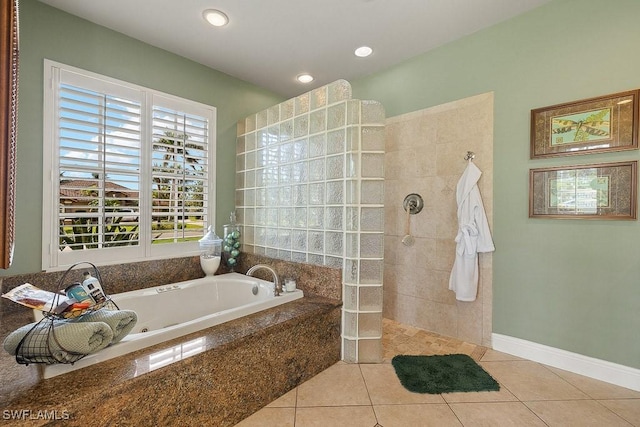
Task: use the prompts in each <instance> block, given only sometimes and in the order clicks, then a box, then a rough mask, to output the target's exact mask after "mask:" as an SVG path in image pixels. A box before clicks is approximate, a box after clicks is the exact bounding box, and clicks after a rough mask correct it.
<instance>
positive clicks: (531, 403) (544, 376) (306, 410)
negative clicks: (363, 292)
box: [236, 319, 640, 427]
mask: <svg viewBox="0 0 640 427" xmlns="http://www.w3.org/2000/svg"><path fill="white" fill-rule="evenodd" d="M383 332H384V336H383V346H384V362H383V363H380V364H347V363H344V362H339V363H337V364H335V365H333V366H331V367H330V368H329V369H327V370H325V371H323V372H321V373H320V374H318V375H316V376H315V377H313V378H311V379H310V380H308V381H307V382H305V383H303V384H301V385H300V386H298V387H297V388H295V389H293V390H291V391H290V392H289V393H287V394H285V395H284V396H282V397H281V398H279V399H277V400H276V401H274V402H272V403H271V404H269V405H268V406H266V407H264V408H263V409H261V410H260V411H258V412H256V413H255V414H253V415H251V416H250V417H248V418H246V419H245V420H243V421H242V422H240V423H239V424H236V427H316V426H318V427H320V426H322V427H334V426H335V427H345V426H348V427H423V426H424V427H429V426H437V427H446V426H464V427H468V426H499V427H502V426H518V427H520V426H562V427H565V426H576V427H578V426H579V427H585V426H594V427H595V426H597V427H603V426H607V427H609V426H627V427H628V426H636V427H640V392H637V391H633V390H629V389H626V388H623V387H618V386H615V385H612V384H609V383H605V382H602V381H598V380H594V379H591V378H587V377H583V376H580V375H577V374H573V373H570V372H567V371H563V370H560V369H556V368H552V367H549V366H545V365H542V364H540V363H537V362H532V361H529V360H526V359H521V358H517V357H514V356H511V355H508V354H504V353H500V352H497V351H493V350H491V349H487V348H485V347H481V346H477V345H474V344H469V343H465V342H462V341H459V340H456V339H453V338H448V337H443V336H440V335H437V334H434V333H431V332H427V331H423V330H420V329H418V328H413V327H410V326H406V325H401V324H399V323H396V322H393V321H389V320H387V319H385V320H384V323H383ZM449 353H464V354H468V355H470V356H471V357H472V358H474V359H475V360H476V361H478V363H479V364H480V365H481V366H482V367H483V368H484V369H485V370H486V371H487V372H489V373H490V374H491V376H493V378H495V379H496V380H497V381H498V382H499V383H500V391H497V392H495V391H494V392H474V393H445V394H435V395H434V394H419V393H411V392H409V391H407V390H406V389H404V387H402V385H401V384H400V381H398V379H397V377H396V375H395V371H394V369H393V366H392V365H391V363H390V361H391V358H392V357H393V356H395V355H396V354H425V355H430V354H449Z"/></svg>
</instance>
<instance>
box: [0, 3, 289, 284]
mask: <svg viewBox="0 0 640 427" xmlns="http://www.w3.org/2000/svg"><path fill="white" fill-rule="evenodd" d="M45 58H47V59H51V60H54V61H58V62H62V63H64V64H68V65H72V66H75V67H79V68H83V69H86V70H89V71H93V72H96V73H100V74H103V75H106V76H109V77H113V78H116V79H120V80H124V81H128V82H131V83H136V84H139V85H141V86H145V87H149V88H152V89H156V90H159V91H162V92H165V93H169V94H172V95H176V96H181V97H184V98H188V99H192V100H195V101H198V102H202V103H204V104H209V105H213V106H214V107H216V108H217V164H216V168H217V170H216V178H217V190H218V191H217V197H216V213H217V215H216V229H217V230H218V231H219V232H222V224H223V223H225V222H228V218H229V212H230V211H231V210H233V208H234V204H235V201H234V191H233V188H234V186H235V136H236V122H237V121H238V120H239V119H242V118H244V117H246V116H247V115H249V114H251V113H253V112H256V111H260V110H262V109H264V108H267V107H269V106H271V105H273V104H276V103H279V102H281V101H282V100H283V99H282V97H280V96H276V95H275V94H273V93H271V92H269V91H266V90H264V89H261V88H258V87H256V86H253V85H251V84H248V83H246V82H243V81H240V80H238V79H235V78H233V77H230V76H228V75H226V74H223V73H221V72H218V71H215V70H212V69H210V68H207V67H205V66H202V65H199V64H197V63H195V62H192V61H190V60H187V59H185V58H182V57H180V56H177V55H174V54H171V53H168V52H166V51H164V50H161V49H158V48H155V47H153V46H150V45H148V44H145V43H142V42H139V41H137V40H134V39H132V38H129V37H127V36H124V35H122V34H120V33H116V32H114V31H111V30H108V29H106V28H104V27H100V26H98V25H95V24H93V23H91V22H88V21H85V20H82V19H79V18H77V17H74V16H72V15H69V14H67V13H64V12H62V11H60V10H58V9H55V8H52V7H49V6H46V5H44V4H42V3H40V2H39V1H36V0H22V1H21V2H20V92H19V124H18V170H17V204H16V210H17V212H16V236H17V240H16V252H15V256H14V263H13V265H12V267H11V268H10V269H8V270H5V271H0V276H6V275H13V274H21V273H32V272H36V271H40V269H41V242H42V231H41V224H42V164H43V159H42V114H43V112H42V111H43V107H42V104H43V69H44V64H43V61H44V59H45Z"/></svg>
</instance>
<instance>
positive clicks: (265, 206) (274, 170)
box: [236, 80, 385, 363]
mask: <svg viewBox="0 0 640 427" xmlns="http://www.w3.org/2000/svg"><path fill="white" fill-rule="evenodd" d="M384 121H385V115H384V109H383V108H382V105H381V104H380V103H378V102H375V101H360V100H356V99H351V85H350V84H349V83H348V82H347V81H345V80H338V81H336V82H334V83H331V84H329V85H327V86H323V87H321V88H318V89H315V90H313V91H310V92H307V93H305V94H303V95H300V96H297V97H295V98H292V99H289V100H287V101H285V102H282V103H280V104H278V105H274V106H272V107H270V108H268V109H266V110H263V111H260V112H258V113H257V114H252V115H251V116H249V117H247V118H246V119H245V120H244V121H241V122H240V123H239V124H238V139H237V156H236V161H237V162H236V213H237V215H238V220H239V222H240V223H241V224H242V226H243V230H242V231H243V242H242V243H243V248H244V250H245V251H247V252H253V253H256V254H261V255H266V256H269V257H272V258H279V259H284V260H290V261H296V262H306V263H310V264H318V265H327V266H332V267H338V268H342V269H343V302H344V306H343V322H342V325H343V326H342V329H343V330H342V336H343V343H342V351H343V360H345V361H348V362H361V363H367V362H379V361H381V360H382V274H383V271H382V269H383V264H384V255H383V254H384V244H383V235H384Z"/></svg>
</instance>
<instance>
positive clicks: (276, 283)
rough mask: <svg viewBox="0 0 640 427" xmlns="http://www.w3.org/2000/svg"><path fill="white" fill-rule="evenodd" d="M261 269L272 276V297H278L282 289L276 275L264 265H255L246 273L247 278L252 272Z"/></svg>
mask: <svg viewBox="0 0 640 427" xmlns="http://www.w3.org/2000/svg"><path fill="white" fill-rule="evenodd" d="M261 269H264V270H267V271H269V272H271V275H273V295H274V296H276V297H277V296H280V292H282V288H281V287H280V280H278V275H277V274H276V271H275V270H274V269H273V268H271V267H269V266H268V265H265V264H256V265H254V266H253V267H251V268H250V269H249V270H248V271H247V276H252V275H253V273H254V272H256V271H257V270H261Z"/></svg>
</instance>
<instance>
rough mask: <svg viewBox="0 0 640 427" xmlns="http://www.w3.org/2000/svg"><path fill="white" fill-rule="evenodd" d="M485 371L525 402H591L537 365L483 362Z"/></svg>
mask: <svg viewBox="0 0 640 427" xmlns="http://www.w3.org/2000/svg"><path fill="white" fill-rule="evenodd" d="M482 367H483V368H484V369H485V370H486V371H487V372H489V374H490V375H491V376H492V377H493V378H495V380H496V381H498V382H499V383H500V385H501V387H506V388H507V389H508V390H509V391H510V392H511V393H513V395H514V396H516V397H517V398H518V399H520V400H521V401H525V400H572V399H588V398H589V396H587V395H586V394H584V393H583V392H581V391H580V390H578V389H577V388H576V387H574V386H572V385H571V384H569V383H568V382H566V381H565V380H563V379H562V378H560V377H559V376H557V375H556V374H554V373H553V372H551V371H550V370H549V369H547V368H546V367H544V366H542V365H541V364H539V363H536V362H528V361H505V362H482Z"/></svg>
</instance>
